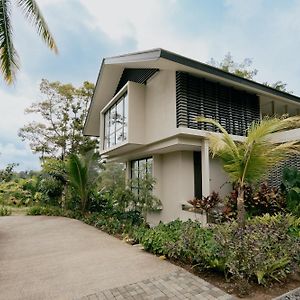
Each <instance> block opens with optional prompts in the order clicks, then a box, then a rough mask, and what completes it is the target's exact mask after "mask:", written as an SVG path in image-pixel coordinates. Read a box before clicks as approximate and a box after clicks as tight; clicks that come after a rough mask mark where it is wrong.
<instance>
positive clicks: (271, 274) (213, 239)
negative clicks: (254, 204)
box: [133, 214, 300, 285]
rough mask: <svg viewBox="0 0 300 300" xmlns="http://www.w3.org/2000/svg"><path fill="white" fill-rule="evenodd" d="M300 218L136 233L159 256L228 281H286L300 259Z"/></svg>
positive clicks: (161, 226)
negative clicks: (204, 270) (216, 273)
mask: <svg viewBox="0 0 300 300" xmlns="http://www.w3.org/2000/svg"><path fill="white" fill-rule="evenodd" d="M299 226H300V219H299V218H298V219H297V218H296V217H294V216H291V215H283V214H277V215H274V216H270V215H264V216H262V217H256V218H253V219H251V220H250V221H249V222H248V223H247V224H246V226H245V227H244V228H240V227H238V225H237V224H236V223H235V222H233V223H227V224H221V225H215V226H214V227H207V228H203V227H201V226H200V224H199V223H198V222H193V221H190V220H189V221H187V222H182V221H179V220H176V221H173V222H170V223H168V224H162V223H160V224H159V225H158V226H156V227H154V228H151V229H145V228H142V229H141V231H139V230H136V233H133V236H135V239H136V240H138V241H139V242H140V243H142V244H143V246H144V248H145V249H146V250H148V251H150V252H153V253H155V254H159V255H165V256H167V257H169V258H173V259H176V260H180V261H182V262H185V263H189V264H194V265H196V266H197V267H201V268H202V269H206V268H208V269H212V270H217V271H221V272H223V273H224V274H225V275H226V277H227V278H231V279H232V280H238V281H239V282H245V283H249V282H251V281H253V280H255V281H256V282H257V283H259V284H263V285H266V284H269V283H271V282H272V281H274V280H275V281H281V280H283V279H284V278H285V277H286V276H287V275H288V274H289V273H290V272H292V271H293V270H294V269H295V267H296V265H297V264H299V256H300V236H299V228H300V227H299Z"/></svg>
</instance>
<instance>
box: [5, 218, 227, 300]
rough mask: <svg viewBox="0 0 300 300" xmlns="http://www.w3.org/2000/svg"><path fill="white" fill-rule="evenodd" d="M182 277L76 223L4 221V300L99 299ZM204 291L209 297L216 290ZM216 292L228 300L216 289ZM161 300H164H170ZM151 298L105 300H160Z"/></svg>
mask: <svg viewBox="0 0 300 300" xmlns="http://www.w3.org/2000/svg"><path fill="white" fill-rule="evenodd" d="M178 272H179V273H178ZM182 272H183V273H184V272H186V271H184V270H182V269H181V268H179V267H177V266H175V265H172V264H170V263H169V262H167V261H162V260H161V259H159V258H157V257H156V256H154V255H152V254H149V253H146V252H144V251H141V250H140V249H138V248H137V247H132V246H130V245H128V244H126V243H124V242H122V241H120V240H118V239H116V238H114V237H112V236H109V235H108V234H106V233H103V232H101V231H100V230H97V229H96V228H94V227H92V226H88V225H86V224H84V223H82V222H80V221H77V220H73V219H68V218H62V217H46V216H9V217H0V287H1V288H0V299H5V300H13V299H22V300H35V299H43V300H46V299H78V298H81V297H85V298H87V299H88V298H89V296H87V295H93V297H99V295H101V293H102V292H101V291H109V290H113V289H115V288H118V287H122V286H123V287H126V286H130V285H132V284H135V283H138V282H142V281H145V280H148V279H151V278H152V279H153V278H156V277H157V278H158V280H159V278H161V277H164V276H165V277H166V278H167V277H168V276H169V275H170V274H177V273H178V274H183V273H182ZM186 273H187V272H186ZM184 274H185V273H184ZM188 274H189V273H188ZM170 276H171V275H170ZM172 276H173V277H172V278H173V279H174V278H175V277H176V276H175V277H174V275H172ZM189 276H192V278H193V277H195V276H193V275H189ZM168 278H169V277H168ZM196 278H197V277H195V278H194V279H196ZM173 279H172V280H173ZM189 280H191V279H190V277H189ZM175 281H176V279H175ZM172 284H174V282H173V283H172ZM175 285H176V282H175ZM205 286H206V288H205V290H206V291H207V290H210V289H212V288H213V286H211V285H209V284H208V283H206V285H205ZM207 287H208V288H207ZM214 292H215V294H216V292H217V294H218V295H219V296H220V297H221V296H224V299H225V298H227V299H229V298H230V297H227V296H228V295H227V296H226V294H225V293H224V292H222V291H220V290H218V289H217V288H215V291H214ZM97 295H98V296H97ZM135 295H136V294H135ZM155 295H158V294H157V293H156V294H155ZM163 295H164V297H165V298H161V299H172V297H170V298H168V295H166V294H163ZM219 296H218V297H216V298H207V299H221V298H219ZM149 297H150V296H149ZM149 297H148V298H146V296H145V297H142V296H140V297H134V298H130V297H129V296H128V297H125V295H123V296H122V295H118V297H117V296H114V295H113V297H111V298H107V299H129V298H130V299H156V298H155V297H152V298H151V297H150V298H149ZM157 299H159V298H157ZM174 299H175V298H174ZM180 299H190V298H180ZM191 299H192V298H191ZM195 299H196V298H195ZM197 299H199V298H197ZM203 299H206V298H203Z"/></svg>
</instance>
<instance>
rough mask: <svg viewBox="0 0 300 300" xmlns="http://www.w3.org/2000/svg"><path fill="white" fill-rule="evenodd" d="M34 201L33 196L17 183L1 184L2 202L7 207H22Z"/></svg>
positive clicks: (0, 197)
mask: <svg viewBox="0 0 300 300" xmlns="http://www.w3.org/2000/svg"><path fill="white" fill-rule="evenodd" d="M31 201H32V195H31V193H30V192H29V191H27V190H24V189H23V188H22V185H21V184H19V183H18V182H16V181H10V182H2V183H0V202H1V203H2V204H5V205H14V206H22V205H28V204H30V203H31Z"/></svg>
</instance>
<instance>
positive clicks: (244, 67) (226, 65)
mask: <svg viewBox="0 0 300 300" xmlns="http://www.w3.org/2000/svg"><path fill="white" fill-rule="evenodd" d="M207 63H208V64H209V65H211V66H213V67H215V68H219V69H221V70H223V71H225V72H228V73H232V74H234V75H237V76H239V77H243V78H246V79H249V80H253V79H254V77H255V76H256V75H257V73H258V70H257V69H253V68H252V64H253V61H252V59H251V58H245V59H244V60H243V61H242V62H236V61H234V59H233V57H232V55H231V53H230V52H228V53H227V54H225V56H224V58H223V59H222V60H221V61H220V62H218V61H216V60H215V59H213V58H211V59H210V61H208V62H207ZM263 84H264V85H266V86H269V87H272V88H274V89H276V90H279V91H282V92H286V93H290V94H292V93H293V92H292V91H288V90H287V84H286V83H284V82H282V81H280V80H279V81H276V82H274V83H269V82H263Z"/></svg>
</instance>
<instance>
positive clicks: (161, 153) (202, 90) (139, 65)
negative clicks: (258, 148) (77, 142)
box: [84, 49, 300, 224]
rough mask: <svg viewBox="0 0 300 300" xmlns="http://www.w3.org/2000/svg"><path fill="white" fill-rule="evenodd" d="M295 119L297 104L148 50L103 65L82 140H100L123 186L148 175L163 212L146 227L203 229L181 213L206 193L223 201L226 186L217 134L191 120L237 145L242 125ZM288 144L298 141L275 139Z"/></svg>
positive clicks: (229, 76)
mask: <svg viewBox="0 0 300 300" xmlns="http://www.w3.org/2000/svg"><path fill="white" fill-rule="evenodd" d="M299 112H300V98H298V97H296V96H293V95H290V94H287V93H284V92H281V91H278V90H275V89H272V88H269V87H267V86H265V85H261V84H259V83H256V82H253V81H250V80H247V79H243V78H240V77H237V76H235V75H233V74H230V73H227V72H223V71H222V70H219V69H217V68H214V67H211V66H208V65H206V64H202V63H200V62H197V61H194V60H191V59H189V58H186V57H183V56H180V55H177V54H175V53H172V52H169V51H166V50H163V49H154V50H149V51H144V52H139V53H132V54H126V55H121V56H117V57H112V58H105V59H103V61H102V66H101V68H100V72H99V76H98V80H97V84H96V88H95V92H94V96H93V99H92V102H91V106H90V109H89V113H88V117H87V120H86V123H85V128H84V134H85V135H91V136H99V137H100V149H101V150H100V152H101V156H102V157H105V158H106V159H108V160H109V161H116V162H124V163H126V171H127V177H128V178H138V177H139V176H142V173H143V172H144V171H145V168H146V169H147V172H151V173H152V175H153V177H154V178H155V179H156V181H157V183H156V185H155V189H154V191H153V192H154V194H155V195H156V196H157V197H158V198H159V199H160V200H161V201H162V205H163V209H162V210H161V211H160V212H155V213H151V214H150V216H149V221H150V222H151V223H153V224H156V223H158V222H159V221H160V220H162V221H164V222H167V221H171V220H173V219H176V218H181V219H188V218H192V219H193V218H198V219H200V221H202V222H205V217H204V216H202V215H195V213H192V212H188V211H186V210H183V209H182V205H183V204H186V203H187V201H188V200H190V199H193V198H194V197H198V198H199V197H202V196H207V195H209V194H210V193H211V192H212V191H215V192H218V193H219V194H220V195H221V196H225V195H226V194H227V193H228V192H230V190H231V185H230V183H229V182H228V178H227V176H226V174H225V172H224V171H223V170H222V167H221V164H220V163H219V161H218V160H217V159H212V158H211V157H210V155H209V143H208V140H207V136H208V134H209V133H210V132H212V131H215V130H216V128H214V127H213V126H211V125H209V124H204V123H197V122H196V121H195V118H196V117H197V116H205V117H209V118H213V119H215V120H217V121H219V122H220V123H221V124H222V125H223V126H224V127H225V128H226V130H227V131H228V132H229V133H230V134H231V135H232V136H233V137H234V139H235V140H242V139H243V138H244V136H245V134H246V129H247V127H248V125H249V124H251V122H252V121H254V120H259V119H260V118H261V117H262V116H265V115H270V116H271V115H282V114H289V115H296V114H299ZM287 136H288V137H290V138H291V139H292V138H298V137H299V136H300V134H299V132H298V130H296V131H293V132H292V133H287V134H284V135H277V136H275V137H274V139H277V140H279V139H286V138H287ZM137 188H138V187H137Z"/></svg>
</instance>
